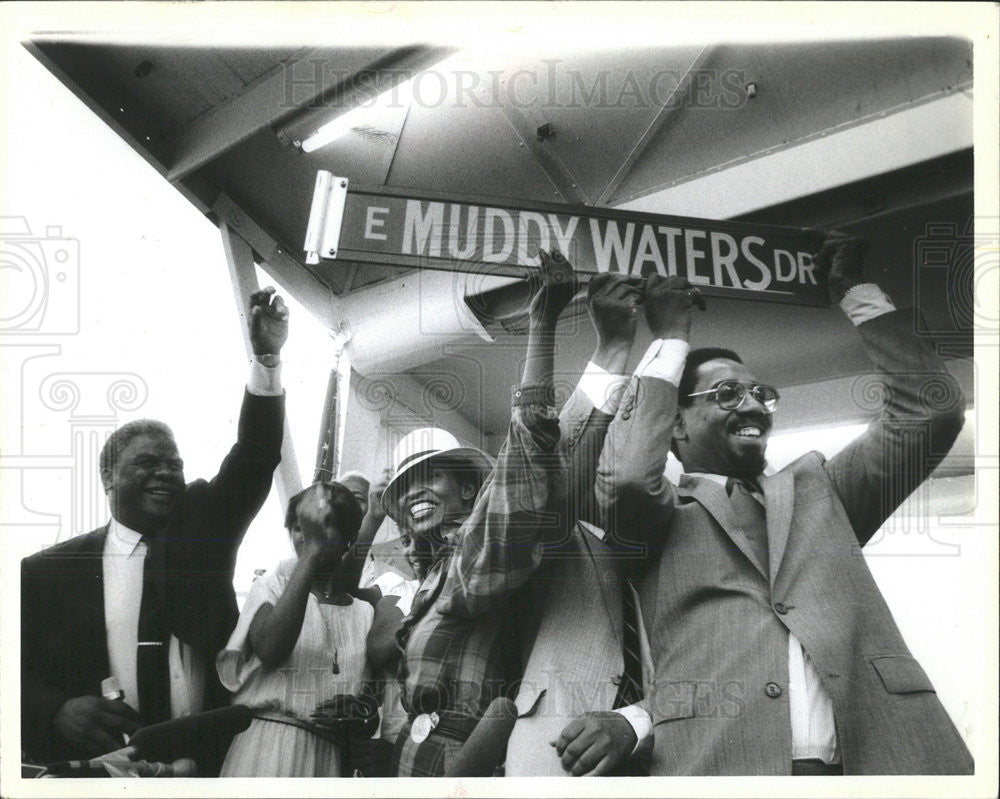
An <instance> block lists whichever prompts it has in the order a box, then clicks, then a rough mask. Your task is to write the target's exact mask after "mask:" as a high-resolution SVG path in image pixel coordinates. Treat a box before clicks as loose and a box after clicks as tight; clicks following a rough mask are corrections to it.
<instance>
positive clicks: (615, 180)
mask: <svg viewBox="0 0 1000 799" xmlns="http://www.w3.org/2000/svg"><path fill="white" fill-rule="evenodd" d="M718 51H719V47H718V45H705V46H704V47H703V48H701V51H700V52H699V53H698V55H696V56H695V57H694V60H693V61H692V62H691V65H690V66H689V67H688V68H687V70H685V72H684V75H683V77H682V78H681V79H680V80H679V81H678V82H677V85H676V86H675V87H674V90H673V91H672V92H671V93H670V96H669V97H667V99H666V102H664V103H663V107H662V108H660V110H659V112H657V114H656V116H655V117H654V118H653V121H652V122H650V123H649V125H648V126H647V128H646V129H645V130H644V131H643V132H642V135H641V136H640V137H639V138H638V140H637V141H636V143H635V145H633V147H632V150H631V152H629V154H628V155H627V156H626V157H625V160H624V161H622V163H621V166H619V167H618V171H617V172H615V174H614V177H612V178H611V180H610V181H608V185H607V186H605V187H604V191H602V192H601V196H600V197H598V198H597V203H596V205H607V204H608V200H610V199H611V197H613V196H614V193H615V192H616V191H618V187H619V186H621V184H622V181H624V180H625V178H627V177H628V175H629V173H630V172H631V171H632V167H634V166H635V164H636V162H637V161H638V160H639V159H640V158H641V157H642V154H643V153H644V152H646V148H647V147H649V144H650V142H652V141H653V139H654V138H655V137H656V136H657V134H659V133H660V131H661V130H663V129H664V128H666V127H667V125H668V124H669V123H674V122H676V120H677V118H678V117H679V116H680V114H681V111H682V110H683V109H684V108H686V107H687V105H688V103H689V102H690V99H691V87H692V85H693V83H692V81H693V76H694V75H695V74H697V73H698V72H699V71H700V70H703V69H706V68H707V67H708V65H709V64H710V63H711V61H712V58H713V57H714V56H715V54H716V53H717V52H718Z"/></svg>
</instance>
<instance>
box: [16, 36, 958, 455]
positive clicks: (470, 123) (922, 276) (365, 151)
mask: <svg viewBox="0 0 1000 799" xmlns="http://www.w3.org/2000/svg"><path fill="white" fill-rule="evenodd" d="M706 30H707V29H706ZM341 40H342V41H347V42H349V44H348V45H346V46H337V47H321V48H315V47H288V48H274V47H239V48H225V49H221V48H218V49H214V48H205V47H190V46H180V45H162V44H155V43H153V44H143V45H141V46H140V45H133V46H120V45H110V44H100V43H93V42H92V41H89V40H88V41H84V40H73V39H71V38H65V37H63V38H60V37H54V36H49V35H46V36H39V37H37V38H36V39H34V40H33V41H29V42H26V46H27V47H29V49H31V50H32V52H33V53H34V54H35V55H36V56H37V57H38V58H39V59H40V60H41V61H42V62H43V63H45V64H46V66H48V68H49V69H50V70H51V71H52V72H53V73H55V74H56V75H57V76H58V77H59V78H60V79H62V80H63V81H64V82H65V83H66V84H67V86H69V87H70V88H71V89H72V90H73V91H74V92H75V93H76V94H77V96H79V97H80V98H81V99H82V100H83V101H84V102H86V103H87V104H88V105H89V106H90V107H91V108H92V109H93V110H94V111H95V112H96V113H98V114H100V115H101V116H102V117H103V118H104V119H105V120H106V121H107V122H108V123H109V124H110V125H112V127H113V128H114V129H115V130H116V131H117V132H118V133H119V134H120V135H121V136H123V137H124V138H125V139H126V140H128V141H129V142H130V143H131V144H132V146H133V147H135V148H136V150H137V151H138V152H139V153H140V154H142V155H143V157H145V158H146V159H147V160H148V161H149V162H150V163H151V164H152V165H153V166H154V167H155V168H157V169H158V170H159V171H160V172H161V173H162V174H163V175H164V177H165V178H166V179H167V180H169V181H170V182H171V183H172V184H173V185H174V186H175V187H176V188H177V189H178V190H179V191H181V192H183V193H184V195H185V196H186V197H188V199H189V200H190V201H191V202H193V203H194V204H195V205H196V206H198V207H199V208H200V209H201V210H202V211H203V212H205V213H207V214H210V215H211V216H212V217H213V218H214V219H216V220H218V221H225V222H228V223H230V224H231V226H232V230H233V231H234V232H235V233H236V234H237V235H241V236H246V239H247V241H248V243H250V244H251V246H252V247H253V248H254V250H255V251H256V253H257V255H258V256H259V260H261V261H264V262H266V263H265V266H266V268H268V269H269V270H270V271H272V273H273V274H276V275H277V276H278V277H279V279H280V280H281V281H282V282H283V283H284V284H285V286H286V288H287V289H288V290H289V291H290V292H292V293H293V294H295V295H296V297H297V298H298V299H299V300H300V301H302V302H303V303H304V304H305V305H306V306H307V307H309V308H310V310H311V311H312V312H313V313H315V314H316V315H317V316H318V317H319V318H320V319H321V320H322V321H323V322H324V323H326V324H328V325H329V326H331V327H336V326H338V325H340V324H342V323H344V322H346V323H347V324H349V325H351V326H352V327H355V328H356V329H358V330H359V331H364V330H367V331H368V333H367V336H366V335H358V336H357V337H356V343H357V345H358V347H359V350H360V351H359V356H358V358H357V359H356V361H355V363H356V366H357V368H358V369H359V370H360V371H362V373H364V374H366V375H368V376H371V375H373V374H377V373H378V372H379V371H390V372H391V371H405V372H407V373H408V375H409V376H411V377H413V378H415V379H416V380H417V381H418V382H419V383H420V384H421V385H423V386H425V387H429V388H428V391H430V392H431V395H433V391H434V390H435V389H434V388H433V387H434V386H435V385H439V384H441V381H442V379H443V378H442V375H446V376H448V380H451V381H453V382H455V383H456V385H457V384H461V387H462V389H461V391H460V392H452V393H451V394H450V395H449V396H450V399H448V402H451V403H452V405H453V410H455V411H457V412H458V413H460V414H461V415H462V416H464V417H465V418H466V419H468V420H469V421H470V422H471V423H472V424H473V425H474V426H476V427H477V428H479V429H480V430H483V431H484V434H485V435H487V436H490V435H502V433H503V427H504V423H505V420H506V418H507V408H508V404H507V402H508V400H507V390H506V389H507V385H508V384H509V383H510V382H511V381H512V380H513V379H515V377H516V371H517V368H518V367H517V364H518V356H519V355H520V353H521V352H522V350H523V339H519V338H518V337H517V336H514V335H511V334H509V333H507V332H504V331H501V330H490V331H489V332H490V333H491V334H493V335H494V336H495V337H496V341H494V342H493V343H486V342H484V341H483V334H482V331H478V332H479V333H480V335H476V332H477V331H475V330H459V329H457V328H456V329H454V330H451V331H450V332H449V334H448V335H446V336H442V337H441V338H440V340H434V341H416V334H417V333H419V332H420V331H421V330H422V329H423V328H420V327H418V328H415V329H413V330H408V329H405V326H404V327H399V326H395V325H394V324H393V318H394V314H395V313H396V312H398V310H399V307H400V304H406V303H418V302H422V301H424V300H426V299H427V297H428V296H429V294H428V292H430V291H431V290H433V292H435V293H441V292H444V293H445V294H448V293H449V292H452V293H457V294H467V293H474V292H475V291H478V290H482V289H484V288H490V287H493V286H495V285H497V284H496V282H495V281H494V282H492V283H491V282H489V281H483V280H481V279H479V278H476V277H473V278H471V279H470V282H467V283H455V282H454V280H452V282H451V283H449V282H441V281H440V280H439V281H437V282H434V280H432V279H431V278H429V277H420V278H419V279H417V278H414V277H413V273H410V274H409V276H408V275H407V273H406V272H405V270H401V269H400V268H398V267H394V266H390V265H385V264H359V263H351V262H346V261H334V262H323V263H321V264H320V265H318V266H316V267H307V266H306V265H305V263H304V257H303V253H302V249H301V246H302V241H303V237H304V233H305V228H306V223H307V217H308V212H309V206H310V199H311V195H312V187H313V183H314V179H315V174H316V171H317V170H319V169H326V170H330V171H331V172H333V173H334V174H336V175H340V176H345V177H348V178H349V179H350V181H351V185H352V186H355V187H372V188H378V187H388V188H392V189H396V190H399V191H402V192H405V191H406V190H412V191H416V192H436V193H441V194H445V195H448V196H451V197H454V198H456V199H462V198H469V197H472V198H478V199H480V200H482V199H488V198H496V199H498V200H504V201H509V202H514V203H516V202H518V201H522V202H538V201H541V202H567V203H575V204H580V203H582V204H588V205H606V206H612V207H613V206H620V205H623V204H626V203H629V204H630V205H629V206H628V207H638V206H639V205H641V206H642V208H643V209H644V210H649V209H650V208H659V207H661V206H662V211H661V212H663V213H684V209H683V208H681V209H678V208H675V207H672V206H671V204H670V203H671V198H672V197H677V196H682V195H680V194H678V192H687V193H688V195H687V196H692V195H698V196H699V197H700V198H701V200H702V206H701V207H699V209H698V210H697V211H696V212H693V213H692V215H695V216H712V214H710V213H708V212H706V210H705V209H706V208H708V209H711V208H713V207H716V208H721V209H727V210H724V211H722V212H720V213H719V214H718V215H717V218H723V217H732V216H733V215H734V214H733V212H732V206H731V205H730V204H727V200H728V199H729V197H728V194H729V192H728V191H726V190H725V189H724V188H723V190H721V191H720V189H719V186H720V185H721V186H723V187H725V185H726V180H727V177H728V176H732V179H733V180H734V181H736V180H739V181H741V182H740V183H739V189H740V191H742V192H743V193H744V194H746V189H747V185H746V182H745V180H746V178H745V176H746V175H748V174H758V175H767V179H766V180H761V181H760V183H759V187H760V188H759V192H757V193H756V194H754V193H753V192H751V195H752V200H751V201H750V202H749V203H747V202H745V201H744V202H743V204H742V205H741V206H740V210H739V213H738V215H739V217H740V218H743V219H748V220H756V221H760V222H768V223H774V224H785V225H802V226H808V225H812V226H828V225H833V224H836V225H837V226H839V227H841V228H843V229H847V230H854V231H857V232H859V233H861V234H864V235H866V236H867V237H869V239H870V240H871V241H872V244H873V248H872V249H873V254H872V256H873V260H872V263H873V276H877V277H878V278H879V279H880V280H883V281H884V283H885V285H886V287H887V288H889V289H890V291H892V292H893V294H894V296H895V297H896V299H897V301H898V302H899V304H908V303H910V302H913V301H916V302H917V304H919V306H920V307H921V309H922V310H923V312H924V313H925V315H926V316H927V317H928V318H929V319H932V320H933V325H932V328H931V330H930V331H928V332H929V335H931V337H932V338H934V339H935V340H936V341H937V342H938V344H939V345H942V346H944V347H946V348H947V354H949V355H951V356H956V357H957V356H962V357H968V356H969V355H970V354H971V322H968V320H966V319H965V318H964V317H963V316H962V313H963V310H962V308H961V307H958V306H960V305H961V303H962V302H963V300H961V298H960V297H959V296H958V295H960V294H961V291H962V290H963V286H964V284H962V283H961V281H962V280H964V279H966V278H967V279H968V280H969V281H971V270H966V272H968V274H967V275H965V276H963V275H962V274H958V273H956V272H955V270H959V272H960V271H961V270H960V269H959V267H958V266H955V265H954V264H953V266H954V269H953V270H952V272H950V273H947V274H945V273H942V272H941V271H940V270H938V271H937V272H933V270H931V271H928V270H925V269H922V268H921V265H920V264H919V263H918V261H917V260H916V259H917V257H918V249H919V246H920V242H922V241H923V240H924V239H925V238H926V237H927V234H928V230H927V225H928V223H931V222H934V223H937V224H938V228H937V229H938V230H939V231H941V230H947V229H948V226H951V228H952V229H953V230H954V231H956V233H955V237H954V238H953V241H952V243H953V244H954V242H955V241H958V242H959V245H960V243H961V241H962V234H963V232H965V233H971V231H970V230H969V229H968V224H969V220H970V219H971V216H972V179H973V169H972V157H971V145H972V138H971V135H972V134H971V127H972V126H971V115H972V100H971V86H972V49H971V43H969V42H967V41H965V40H961V39H955V38H922V39H916V38H908V39H896V40H866V41H852V42H825V43H824V42H819V43H817V42H809V43H800V44H766V43H747V44H739V43H733V42H712V41H705V42H699V43H696V44H684V45H671V46H663V47H648V46H642V47H627V46H620V47H618V46H609V47H605V48H601V49H590V48H577V49H574V48H573V47H572V46H562V47H560V48H556V49H555V50H554V51H553V52H552V53H546V54H545V55H544V56H538V55H537V54H535V53H532V54H531V55H528V56H525V55H524V54H523V53H522V54H517V55H514V56H511V55H510V54H507V55H497V54H494V53H480V52H476V51H474V50H465V49H463V42H462V41H459V40H456V41H450V42H437V43H435V44H434V45H433V46H431V45H426V44H422V43H421V42H414V43H412V44H411V45H407V46H399V45H391V46H389V45H384V44H380V45H375V44H371V45H369V44H366V43H365V42H357V43H352V42H351V37H350V35H349V33H348V34H347V35H344V36H342V37H341ZM619 40H620V41H627V40H628V39H627V36H625V35H623V36H621V37H619ZM405 78H412V79H413V80H412V84H411V86H412V89H413V91H414V100H412V101H411V102H409V103H408V104H405V103H404V104H400V105H397V106H395V107H392V108H384V109H382V110H381V111H377V112H372V113H370V114H369V115H368V117H367V118H364V119H362V120H361V121H359V122H357V123H356V124H355V125H353V127H352V128H351V130H350V131H349V132H348V133H347V134H346V135H344V136H343V137H341V138H340V139H338V140H336V141H334V142H332V143H331V144H328V145H326V146H324V147H320V148H319V149H317V150H315V151H314V152H312V153H308V154H306V153H303V152H302V151H301V150H300V149H299V148H298V147H297V146H296V145H295V144H294V142H295V141H301V139H302V137H304V136H305V135H308V131H310V130H313V129H315V128H316V127H317V126H319V125H321V124H322V123H323V122H324V121H328V120H329V119H332V118H334V117H336V116H338V115H341V114H344V113H346V112H347V111H348V110H349V109H350V108H352V107H354V106H356V105H358V104H359V103H362V102H364V101H365V98H370V97H371V96H372V92H371V87H372V86H377V87H378V90H379V91H381V90H384V89H385V88H387V87H389V86H392V85H394V84H398V83H399V82H400V81H401V80H404V79H405ZM751 95H752V96H751ZM956 111H957V113H956ZM923 119H932V120H935V122H934V124H936V125H939V126H940V129H939V130H938V129H936V130H935V131H934V135H922V133H926V130H924V129H923V128H924V127H925V126H924V125H923V123H919V120H923ZM918 124H919V125H920V126H921V127H919V128H918V127H915V126H917V125H918ZM842 147H843V148H849V149H840V148H842ZM789 164H791V165H792V167H791V168H790V167H789ZM771 165H773V169H770V170H769V167H770V166H771ZM747 170H750V171H747ZM753 170H756V173H754V172H753ZM738 176H744V177H742V178H741V177H738ZM838 176H841V177H839V178H838ZM702 185H704V186H705V192H706V193H705V194H700V193H699V191H698V187H699V186H702ZM731 185H734V186H735V185H736V184H731ZM754 185H755V186H756V185H758V184H756V183H755V184H754ZM637 204H638V205H637ZM237 216H238V217H239V218H238V219H236V217H237ZM241 224H242V227H241ZM248 231H249V232H248ZM945 271H946V272H947V270H945ZM449 279H451V278H449ZM942 280H943V283H942V282H941V281H942ZM956 280H958V281H959V282H958V284H956ZM934 281H938V282H937V283H935V282H934ZM949 281H950V282H949ZM956 285H957V286H958V288H957V289H956ZM970 285H971V282H970ZM942 287H943V289H942ZM949 287H950V288H949ZM956 291H957V292H958V293H957V294H956ZM327 292H329V293H327ZM422 292H423V293H422ZM957 297H958V298H957ZM446 299H447V298H446ZM966 303H967V300H966ZM401 324H402V323H401ZM418 324H419V323H418ZM366 326H367V328H366ZM567 326H570V327H572V326H575V329H577V330H578V334H577V335H574V336H573V337H572V339H571V340H569V341H568V342H567V344H566V346H565V347H563V348H562V349H561V351H560V357H559V361H560V362H559V364H558V366H559V367H560V368H565V369H566V370H567V372H568V373H569V372H573V371H574V370H575V371H576V372H577V373H578V372H579V370H580V368H582V365H583V363H584V362H585V361H586V358H587V355H588V353H589V350H590V348H591V347H592V346H593V341H592V335H591V331H590V328H589V324H588V323H586V321H585V320H581V318H580V317H579V316H577V317H576V318H575V319H572V320H568V321H567ZM698 326H699V329H698V334H697V340H696V342H695V343H696V344H703V343H709V342H712V343H729V344H734V345H736V346H737V347H738V348H739V349H740V350H741V352H742V353H743V354H744V357H745V359H746V360H747V362H748V363H750V364H752V365H753V368H755V369H756V370H757V371H758V373H759V374H761V375H762V376H763V375H766V376H767V378H768V379H769V380H772V381H774V382H775V383H776V384H778V385H802V384H809V383H814V382H816V381H819V380H824V379H826V378H829V377H849V376H850V375H853V374H857V373H858V372H860V371H863V370H864V369H866V368H867V363H866V361H865V359H864V357H863V355H862V353H861V352H860V348H859V346H858V343H857V340H856V337H854V336H853V334H852V333H851V332H850V330H849V325H848V324H847V323H846V322H845V321H844V320H843V319H842V318H840V317H839V316H838V314H836V313H832V312H830V311H827V310H825V309H815V308H797V307H789V306H785V307H774V306H769V305H767V304H764V303H751V302H743V301H738V300H719V301H717V302H715V303H713V307H712V308H711V309H710V310H709V312H708V313H707V314H705V315H704V316H703V317H702V318H701V319H699V321H698ZM379 338H382V339H385V340H384V341H379V342H378V344H377V345H375V344H372V343H366V342H376V341H378V339H379ZM366 346H367V347H368V348H369V349H368V350H367V351H366V350H365V347H366ZM638 349H639V347H637V348H636V350H637V351H638ZM366 352H367V353H368V355H367V356H366ZM970 394H971V392H970ZM817 403H818V404H817ZM432 405H433V403H432ZM790 413H791V416H790V418H788V417H786V419H785V422H786V423H788V422H791V423H792V424H795V423H796V422H802V423H805V422H807V421H808V420H810V419H824V420H827V421H830V420H836V419H837V418H838V413H840V415H841V417H844V418H846V416H847V415H849V411H838V410H837V409H836V407H835V404H834V401H833V400H831V399H827V398H824V396H823V394H822V392H816V393H815V395H811V398H810V399H809V401H808V402H806V403H805V404H803V405H802V406H801V407H799V408H794V407H793V408H791V409H790Z"/></svg>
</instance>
